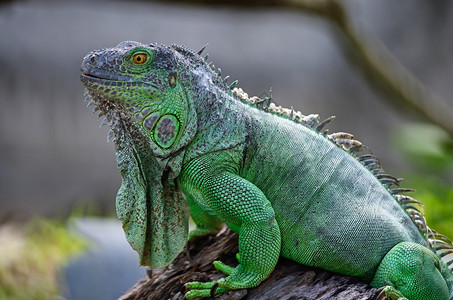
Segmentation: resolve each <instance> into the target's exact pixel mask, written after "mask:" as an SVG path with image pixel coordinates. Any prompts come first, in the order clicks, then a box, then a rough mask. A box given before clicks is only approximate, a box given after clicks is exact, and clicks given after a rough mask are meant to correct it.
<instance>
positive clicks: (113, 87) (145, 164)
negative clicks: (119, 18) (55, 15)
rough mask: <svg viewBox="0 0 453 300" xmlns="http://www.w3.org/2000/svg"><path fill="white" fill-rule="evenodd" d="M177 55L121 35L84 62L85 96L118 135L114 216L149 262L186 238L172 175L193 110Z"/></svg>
mask: <svg viewBox="0 0 453 300" xmlns="http://www.w3.org/2000/svg"><path fill="white" fill-rule="evenodd" d="M182 58H183V57H182V55H181V53H178V52H177V51H176V50H175V49H174V48H172V47H166V46H161V45H154V44H151V45H144V44H140V43H137V42H122V43H120V44H119V45H117V46H116V47H113V48H107V49H101V50H95V51H92V52H90V53H88V54H87V55H86V56H85V58H84V60H83V62H82V67H81V71H82V75H81V81H82V83H83V84H84V85H85V87H86V90H87V93H88V96H89V98H90V101H92V102H93V103H94V104H95V105H96V107H97V108H98V109H99V110H100V112H101V114H102V115H104V116H105V117H106V119H107V122H108V124H109V127H110V128H111V129H112V131H113V133H114V135H115V149H116V158H117V163H118V167H119V170H120V172H121V176H122V179H123V180H122V185H121V188H120V190H119V192H118V195H117V199H116V207H117V213H118V217H119V219H120V220H121V221H122V223H123V228H124V231H125V233H126V237H127V239H128V241H129V243H130V244H131V246H132V247H133V248H134V249H135V250H136V251H137V252H138V253H139V255H140V263H141V264H142V265H148V266H151V267H153V268H158V267H162V266H165V265H167V264H169V263H170V262H171V261H172V260H173V259H174V257H175V256H176V255H177V254H178V253H179V252H180V251H181V250H182V249H183V247H184V245H185V243H186V239H187V223H188V208H187V204H186V202H185V200H184V198H183V196H182V194H181V193H180V192H179V191H178V190H177V189H176V187H175V183H174V180H175V178H176V177H177V176H178V174H179V172H180V169H181V165H182V159H183V156H184V151H185V147H186V146H187V145H188V144H189V142H190V141H191V140H192V139H193V137H194V136H195V133H196V131H197V116H196V113H195V109H194V104H193V101H192V99H190V98H189V97H188V96H187V92H186V89H185V88H184V86H183V84H182V79H184V80H188V79H187V75H186V74H185V73H184V72H183V70H185V69H187V68H186V67H184V66H182V65H181V64H186V63H188V60H185V59H182Z"/></svg>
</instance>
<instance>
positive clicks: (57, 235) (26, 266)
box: [0, 219, 87, 300]
mask: <svg viewBox="0 0 453 300" xmlns="http://www.w3.org/2000/svg"><path fill="white" fill-rule="evenodd" d="M86 246H87V243H86V241H85V240H84V239H82V238H81V237H80V236H77V235H75V234H74V233H72V232H69V231H68V230H67V229H66V226H65V224H64V223H62V222H58V221H50V220H44V219H40V220H34V221H31V222H30V223H29V224H27V225H26V226H20V225H17V224H16V225H12V224H9V225H8V224H6V225H3V226H2V227H0V299H17V300H21V299H38V300H39V299H52V298H56V297H57V296H58V290H57V286H58V279H57V275H58V272H59V270H60V269H61V267H62V266H63V265H64V264H65V263H67V261H68V259H69V258H70V257H72V256H74V255H76V254H78V253H80V252H81V251H82V250H83V249H85V248H86Z"/></svg>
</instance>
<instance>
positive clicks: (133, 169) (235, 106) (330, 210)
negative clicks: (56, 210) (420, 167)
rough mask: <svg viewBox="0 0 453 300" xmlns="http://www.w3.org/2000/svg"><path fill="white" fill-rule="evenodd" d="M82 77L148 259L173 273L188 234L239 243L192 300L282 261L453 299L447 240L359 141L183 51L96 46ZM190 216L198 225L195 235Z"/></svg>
mask: <svg viewBox="0 0 453 300" xmlns="http://www.w3.org/2000/svg"><path fill="white" fill-rule="evenodd" d="M81 80H82V82H83V84H84V85H85V86H86V88H87V93H88V96H89V98H90V99H91V100H90V101H92V102H93V103H94V104H95V105H96V106H97V107H98V108H99V110H100V111H101V113H102V114H103V115H105V116H106V118H107V121H108V123H109V126H110V128H111V129H112V132H113V135H114V139H115V148H116V154H117V162H118V166H119V169H120V172H121V175H122V178H123V183H122V186H121V188H120V191H119V193H118V196H117V212H118V215H119V218H120V219H121V221H122V222H123V227H124V230H125V233H126V238H127V239H128V241H129V243H130V244H131V246H132V247H133V248H134V249H135V250H136V251H137V252H138V253H139V255H140V263H141V264H142V265H149V266H151V267H152V268H157V267H162V266H165V265H168V264H169V263H170V262H171V261H172V260H173V259H174V257H175V256H176V255H177V254H178V253H179V252H180V251H181V250H182V249H183V247H184V244H185V242H186V240H187V238H189V240H195V239H197V238H199V237H201V236H204V235H207V234H214V233H216V232H218V231H219V230H220V228H221V227H222V225H223V223H225V224H226V225H227V226H228V227H229V228H231V229H232V230H233V231H235V232H236V233H238V235H239V255H238V260H239V262H240V263H239V265H238V266H237V267H235V268H233V267H230V266H226V265H224V264H223V263H221V262H219V261H217V262H214V265H215V267H216V268H217V269H218V270H220V271H221V272H223V273H225V274H226V275H227V276H226V277H225V278H224V279H221V280H218V281H216V282H207V283H200V282H190V283H187V284H186V289H187V293H186V295H185V296H186V298H188V299H194V298H197V297H209V296H210V295H213V294H220V293H224V292H227V291H228V290H234V289H242V288H251V287H254V286H257V285H259V284H260V282H262V281H263V280H264V279H266V278H267V277H268V276H269V274H270V273H271V272H272V271H273V269H274V267H275V265H276V263H277V260H278V258H279V256H284V257H287V258H290V259H293V260H294V261H296V262H299V263H301V264H305V265H310V266H316V267H321V268H324V269H326V270H330V271H334V272H338V273H342V274H347V275H351V276H358V277H360V278H362V279H363V280H365V281H367V282H370V283H371V285H372V286H374V287H377V288H380V287H382V293H383V295H387V296H388V297H390V298H391V299H404V298H408V299H411V300H422V299H453V275H452V272H451V270H450V269H449V265H447V264H446V263H445V262H444V261H442V260H441V259H440V258H439V256H438V255H436V254H435V252H436V251H437V252H444V253H453V247H452V246H451V243H450V242H449V240H448V239H446V238H445V237H443V236H441V235H438V234H436V233H434V232H433V231H431V230H430V229H429V228H428V227H426V224H425V221H424V218H423V216H422V215H421V214H420V213H419V212H418V211H417V208H416V205H417V201H416V200H414V199H413V198H411V197H408V196H404V195H402V193H403V192H404V191H405V190H404V189H398V188H396V189H392V188H391V187H392V186H394V185H398V180H397V179H395V178H394V177H392V176H390V175H387V174H385V173H384V172H383V171H382V169H381V168H380V162H379V161H378V160H377V158H375V157H374V156H373V155H369V154H364V155H361V154H360V152H361V150H362V147H361V144H360V142H358V141H355V140H354V139H353V137H352V135H349V134H346V133H337V134H332V135H326V134H321V133H320V130H321V127H323V126H324V123H320V124H318V125H316V118H315V117H313V116H312V115H310V116H303V115H302V114H300V113H299V112H294V111H290V110H287V109H282V108H277V107H275V105H274V104H270V103H267V104H266V102H267V101H265V100H267V99H258V98H252V99H248V97H247V95H245V94H244V93H243V92H242V91H241V90H237V89H235V90H232V89H233V87H234V85H235V83H233V84H232V86H230V87H228V86H227V85H226V84H225V83H224V82H223V80H222V79H221V78H220V76H219V75H218V74H217V72H216V71H213V70H212V69H211V67H209V66H208V64H206V62H205V60H203V59H202V58H201V57H200V56H199V55H198V54H196V53H194V52H193V51H191V50H188V49H186V48H184V47H181V46H171V47H167V46H163V45H156V44H151V45H143V44H140V43H137V42H122V43H120V44H119V45H118V46H116V47H114V48H109V49H101V50H97V51H93V52H90V53H89V54H88V55H87V56H86V57H85V59H84V61H83V63H82V76H81ZM250 102H258V103H255V104H251V103H250ZM315 126H318V127H316V128H315ZM314 128H315V129H314ZM182 195H184V197H183V196H182ZM189 208H190V214H191V216H192V218H193V220H194V221H195V223H196V224H197V229H195V230H194V231H192V232H191V233H190V234H189V236H188V237H187V217H188V209H189ZM421 231H422V232H423V233H422V232H421ZM425 234H426V236H425Z"/></svg>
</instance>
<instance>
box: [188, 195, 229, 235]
mask: <svg viewBox="0 0 453 300" xmlns="http://www.w3.org/2000/svg"><path fill="white" fill-rule="evenodd" d="M186 201H187V203H188V204H189V207H190V216H191V217H192V220H193V221H194V222H195V225H197V228H195V229H193V230H191V231H190V232H189V241H190V242H193V241H196V240H197V239H199V238H202V237H204V236H207V235H215V234H217V233H218V232H219V231H220V229H222V227H223V222H222V221H220V220H219V218H217V217H216V216H214V215H212V214H210V213H208V212H206V211H204V210H203V209H202V208H201V207H200V206H199V205H198V204H197V203H196V201H194V200H193V199H192V197H191V196H190V195H186Z"/></svg>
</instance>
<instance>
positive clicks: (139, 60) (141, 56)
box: [132, 53, 148, 65]
mask: <svg viewBox="0 0 453 300" xmlns="http://www.w3.org/2000/svg"><path fill="white" fill-rule="evenodd" d="M147 60H148V55H147V54H145V53H137V54H135V55H134V56H133V57H132V61H133V62H134V63H136V64H137V65H141V64H144V63H145V62H146V61H147Z"/></svg>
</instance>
